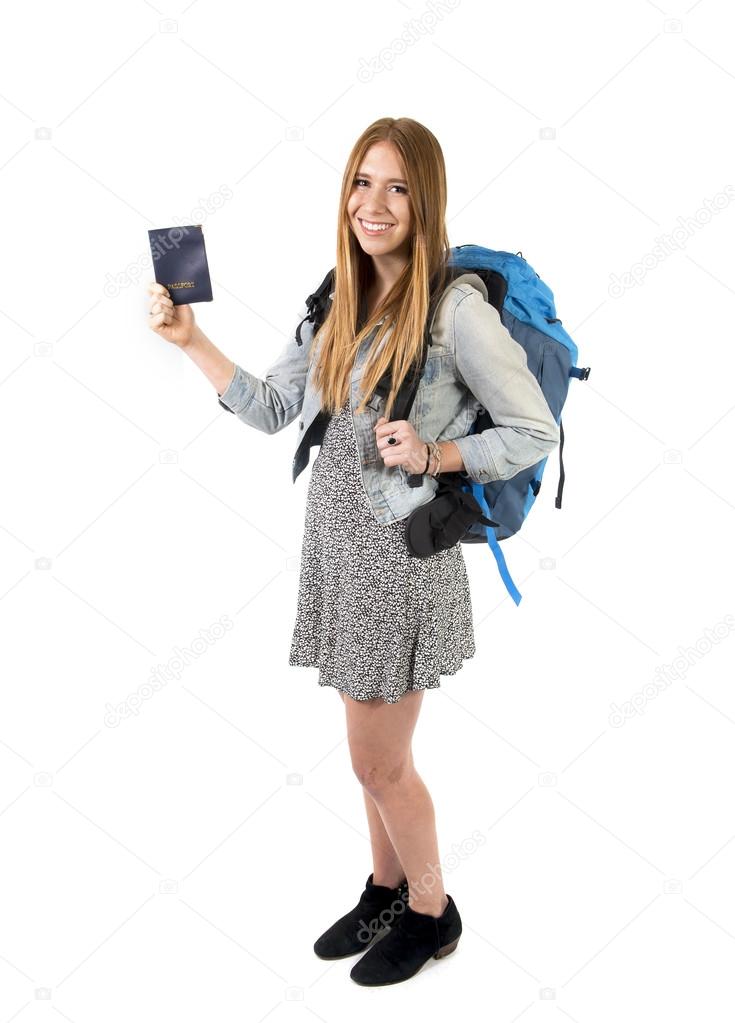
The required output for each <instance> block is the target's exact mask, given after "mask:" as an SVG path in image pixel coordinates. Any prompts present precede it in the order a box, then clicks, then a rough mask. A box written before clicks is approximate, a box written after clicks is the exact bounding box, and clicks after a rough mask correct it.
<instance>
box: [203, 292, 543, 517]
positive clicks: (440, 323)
mask: <svg viewBox="0 0 735 1023" xmlns="http://www.w3.org/2000/svg"><path fill="white" fill-rule="evenodd" d="M486 299H487V290H486V288H485V284H484V283H483V281H482V280H481V278H480V277H478V276H477V274H472V273H466V274H462V275H461V276H459V277H457V278H455V279H454V281H452V282H451V283H450V284H449V285H448V286H447V288H446V289H445V291H444V293H443V294H442V297H441V299H440V301H439V303H438V305H437V307H436V310H435V312H434V316H433V319H432V324H431V337H432V344H431V346H430V347H429V352H428V356H427V359H426V365H425V367H424V372H423V375H422V377H421V381H420V383H419V387H418V390H417V392H416V397H415V399H414V402H413V406H412V408H411V411H410V413H409V417H408V421H409V422H410V423H411V425H412V426H413V428H414V430H415V431H416V433H417V434H418V436H419V437H420V438H421V439H422V440H425V441H427V440H435V441H443V440H451V441H454V442H455V443H456V445H457V447H458V448H459V451H460V454H461V456H462V461H463V463H464V471H463V476H464V477H465V478H468V479H470V480H473V481H475V482H478V483H489V482H491V481H492V480H502V479H508V478H509V477H511V476H515V474H516V473H518V472H520V471H521V470H522V469H526V468H529V467H530V466H532V465H535V464H536V462H538V461H540V459H541V458H543V457H544V455H548V454H549V453H550V452H551V451H553V450H554V448H555V447H556V446H557V444H558V443H559V426H558V424H557V423H556V421H555V420H554V417H553V415H552V413H551V411H550V409H549V406H548V404H547V402H546V398H545V397H544V394H543V391H542V390H541V386H540V384H539V382H538V380H537V378H536V377H535V376H534V374H533V373H532V372H531V371H530V370H529V368H528V365H527V359H526V352H525V350H524V348H523V347H522V346H521V345H520V344H518V342H516V341H514V340H513V338H512V337H511V335H510V334H509V332H508V330H507V329H506V328H505V326H504V325H503V323H502V322H501V319H500V315H499V313H498V311H497V310H496V309H495V307H494V306H492V305H491V304H490V303H489V302H488V301H487V300H486ZM303 315H306V307H304V313H303ZM381 322H382V321H381ZM376 332H377V326H376V328H375V330H374V331H372V332H371V334H370V335H369V337H367V338H366V339H365V340H364V341H363V343H362V345H361V346H360V348H359V349H358V351H357V354H356V356H355V361H354V364H353V368H352V376H351V384H350V408H351V409H352V410H353V412H352V423H353V428H354V431H355V438H356V442H357V449H358V451H359V453H360V465H361V469H362V482H363V487H364V489H365V493H366V495H367V497H368V500H369V502H370V505H371V507H372V510H373V514H374V515H375V518H376V520H377V521H378V522H380V523H384V524H385V523H389V522H395V521H396V520H398V519H403V518H405V517H406V516H407V515H409V514H410V513H411V512H412V511H413V509H414V508H416V507H418V506H419V505H421V504H424V503H425V502H427V501H430V500H431V499H432V498H433V496H434V494H435V492H436V489H437V487H438V481H437V480H436V479H434V478H433V477H431V476H429V475H424V477H423V482H422V484H421V486H419V487H410V486H409V485H408V482H407V477H408V472H407V471H406V470H405V469H404V468H403V466H393V467H388V466H386V465H385V464H384V462H383V459H382V457H381V455H380V453H379V451H378V448H377V445H376V442H375V432H374V426H375V424H376V423H377V421H378V419H379V418H380V416H381V415H383V411H382V407H381V406H382V399H381V398H380V397H379V396H377V395H375V396H373V398H372V399H371V402H370V405H369V406H368V407H367V409H366V411H365V412H364V413H360V414H359V415H358V414H356V413H355V412H354V409H355V408H356V407H357V405H358V402H359V399H360V394H359V383H360V377H361V375H362V370H363V367H364V365H365V362H366V360H367V357H368V354H369V347H370V344H371V342H372V340H373V338H374V336H375V333H376ZM301 337H302V340H303V344H301V345H299V344H297V343H296V341H295V339H294V338H293V337H292V338H291V340H290V341H289V342H288V343H287V344H286V346H285V347H284V348H283V350H282V351H281V353H280V355H279V356H278V358H277V359H276V361H275V362H274V363H273V364H272V365H271V366H270V367H269V368H268V369H267V370H266V372H265V376H264V378H263V379H260V378H259V377H257V376H254V375H253V374H252V373H249V372H248V371H247V370H245V369H243V368H242V367H241V366H239V365H237V364H236V365H235V372H234V374H233V376H232V379H231V381H230V383H229V384H228V386H227V388H226V389H225V391H224V392H223V393H222V394H221V395H219V399H218V400H219V402H220V404H221V405H222V406H223V407H224V408H226V409H227V410H228V411H230V412H233V413H234V414H235V415H236V416H237V417H238V419H240V421H241V422H243V423H246V424H247V425H248V426H253V427H255V428H256V429H258V430H262V431H264V432H265V433H276V432H277V431H278V430H282V429H283V427H284V426H288V424H289V423H290V422H291V421H292V420H294V419H296V417H297V416H299V415H300V418H299V441H298V445H297V449H296V454H295V455H294V460H293V469H292V476H293V479H294V481H295V480H296V478H297V476H298V475H299V473H300V472H301V471H302V469H303V468H305V466H306V465H307V464H308V462H309V457H310V448H311V445H312V444H316V443H320V442H321V439H322V437H323V435H324V428H325V425H326V415H325V413H321V412H320V409H321V403H320V396H319V392H318V391H317V390H316V389H315V388H314V384H313V365H312V366H311V367H310V366H309V365H308V362H309V353H310V349H311V345H312V342H313V325H312V324H311V323H310V322H308V321H307V322H305V323H304V324H303V326H302V328H301ZM482 409H486V410H487V411H488V412H489V413H490V415H491V417H492V422H493V423H494V424H495V425H494V426H493V427H490V428H489V429H487V430H483V431H482V432H480V433H474V434H470V433H469V430H470V427H471V425H472V423H473V422H474V420H475V418H476V416H477V414H478V413H479V412H480V411H481V410H482Z"/></svg>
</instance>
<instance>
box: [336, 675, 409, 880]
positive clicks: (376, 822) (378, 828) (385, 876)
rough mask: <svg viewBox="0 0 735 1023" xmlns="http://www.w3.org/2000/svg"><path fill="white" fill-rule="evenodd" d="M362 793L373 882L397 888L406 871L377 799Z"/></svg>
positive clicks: (364, 791)
mask: <svg viewBox="0 0 735 1023" xmlns="http://www.w3.org/2000/svg"><path fill="white" fill-rule="evenodd" d="M337 692H339V695H340V697H341V698H342V702H343V703H344V704H345V706H346V702H347V699H348V697H346V695H345V694H344V693H343V692H342V691H341V690H337ZM362 794H363V798H364V800H365V812H366V813H367V819H368V828H369V830H370V845H371V847H372V854H373V884H381V885H386V886H387V887H388V888H397V887H398V885H399V884H400V883H401V881H402V880H403V879H404V877H405V876H406V872H405V870H404V869H403V867H402V866H401V861H400V860H399V858H398V853H397V852H396V851H395V849H394V848H393V843H392V842H391V840H390V838H389V837H388V832H387V831H386V830H385V825H384V824H383V818H382V817H381V816H380V811H379V810H378V808H377V806H376V805H375V800H374V799H373V797H372V796H371V795H370V793H369V792H368V791H367V789H365V788H363V790H362Z"/></svg>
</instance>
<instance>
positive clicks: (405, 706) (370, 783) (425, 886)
mask: <svg viewBox="0 0 735 1023" xmlns="http://www.w3.org/2000/svg"><path fill="white" fill-rule="evenodd" d="M423 696H424V691H423V690H417V691H416V692H412V693H406V694H405V696H403V697H402V698H401V699H400V700H399V701H398V703H385V702H384V701H383V700H380V699H378V700H353V699H352V698H351V697H348V696H345V697H343V702H344V705H345V711H346V717H347V738H348V741H349V745H350V756H351V758H352V767H353V770H354V772H355V774H356V775H357V778H358V780H359V781H360V783H361V785H362V786H363V789H364V791H365V793H366V795H367V796H369V797H370V798H371V799H372V801H373V803H374V805H375V807H376V808H377V810H378V813H379V815H380V819H381V820H382V823H383V826H384V829H385V833H386V835H387V837H388V839H389V841H390V842H391V844H392V846H393V849H394V850H395V853H396V855H397V856H398V859H399V861H400V863H401V864H402V867H403V871H404V872H405V876H406V877H407V878H408V887H409V905H410V906H411V908H412V909H415V910H416V911H417V912H418V913H430V914H431V915H432V916H441V914H442V912H443V911H444V909H445V907H446V905H447V898H446V894H445V892H444V884H443V881H442V876H441V867H440V864H439V849H438V842H437V836H436V826H435V818H434V804H433V803H432V800H431V796H430V795H429V791H428V789H427V788H426V786H425V785H424V783H423V781H422V780H421V778H420V776H419V774H418V773H417V771H416V768H415V766H414V762H413V755H412V752H411V739H412V736H413V731H414V728H415V725H416V721H417V719H418V715H419V710H420V709H421V703H422V700H423ZM366 805H367V802H366ZM378 834H380V833H379V832H378ZM372 837H373V832H372V829H371V839H372ZM378 846H379V849H378V853H377V855H378V856H380V855H382V853H381V852H380V849H381V848H382V849H384V848H385V847H384V843H382V842H381V841H379V843H378ZM374 855H375V853H374ZM394 879H395V878H392V879H391V880H394Z"/></svg>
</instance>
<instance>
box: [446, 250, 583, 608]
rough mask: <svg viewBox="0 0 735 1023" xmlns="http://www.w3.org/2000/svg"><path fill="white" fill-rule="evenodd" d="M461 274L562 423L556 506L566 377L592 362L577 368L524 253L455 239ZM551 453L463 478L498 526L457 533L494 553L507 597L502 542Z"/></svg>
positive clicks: (479, 425) (550, 299)
mask: <svg viewBox="0 0 735 1023" xmlns="http://www.w3.org/2000/svg"><path fill="white" fill-rule="evenodd" d="M449 265H450V266H451V267H456V268H457V270H458V271H459V272H460V273H476V274H477V275H478V277H480V278H481V279H482V280H483V282H484V283H485V286H486V287H487V293H488V301H489V302H490V303H491V304H492V305H494V306H495V308H496V309H497V310H498V312H499V313H500V319H501V321H502V323H503V325H504V326H505V327H506V329H507V330H508V333H509V334H510V336H511V337H512V338H513V340H514V341H517V342H518V344H519V345H521V346H522V347H523V348H524V350H525V352H526V361H527V363H528V368H529V370H530V371H531V372H532V373H533V374H534V376H535V377H536V379H537V380H538V382H539V384H540V386H541V390H542V391H543V392H544V397H545V398H546V401H547V402H548V404H549V408H550V409H551V413H552V415H553V416H554V419H555V420H556V422H557V423H558V424H559V485H558V487H557V491H556V501H555V505H556V507H557V508H561V495H562V490H563V489H564V461H563V458H562V449H563V447H564V427H563V426H562V421H561V411H562V408H563V406H564V402H565V401H566V398H567V392H568V389H569V380H570V378H572V377H576V378H577V379H578V380H586V379H587V378H588V377H589V375H590V367H589V366H585V367H580V366H577V365H576V362H577V346H576V344H575V343H574V341H573V340H572V339H571V337H570V336H569V334H567V332H566V330H565V329H564V327H563V326H562V322H561V320H560V319H559V318H558V317H557V315H556V310H555V308H554V296H553V293H552V291H551V289H550V288H549V286H548V285H547V284H545V283H544V281H542V280H541V278H540V277H539V275H538V274H537V273H536V271H535V270H534V269H533V267H532V266H530V264H529V263H527V262H526V260H525V259H524V258H523V256H522V255H521V253H517V254H514V253H512V252H502V251H496V250H495V249H486V248H483V247H482V246H481V245H457V246H455V247H454V248H453V249H452V250H451V257H450V264H449ZM493 425H494V424H493V421H492V418H491V417H490V414H489V413H488V412H487V411H483V412H481V413H480V415H479V416H478V417H477V419H476V420H475V422H474V423H473V424H472V428H471V430H470V433H477V432H479V431H480V430H486V429H487V428H488V427H491V426H493ZM547 461H548V455H546V456H545V457H544V458H542V459H541V461H540V462H537V463H536V465H532V466H531V467H530V468H528V469H523V470H522V471H521V472H519V473H517V474H516V475H515V476H512V477H511V478H510V479H507V480H493V481H492V482H491V483H484V484H483V483H473V482H471V481H469V480H464V481H463V482H462V484H461V489H463V490H468V491H470V492H471V493H472V494H473V496H474V497H475V499H476V501H477V503H478V504H479V506H480V508H481V509H482V511H483V514H484V515H485V516H487V517H488V518H490V519H493V520H494V521H495V522H496V523H497V526H495V527H493V526H484V525H482V524H481V523H476V524H474V525H472V526H470V528H469V530H468V532H467V534H466V535H465V536H464V537H463V538H462V542H464V543H477V542H478V541H479V542H484V541H485V540H487V543H488V545H489V547H490V549H491V551H492V552H493V554H494V555H495V560H496V562H497V565H498V570H499V572H500V575H501V578H502V580H503V582H504V583H505V588H506V589H507V591H508V593H509V594H510V596H511V597H512V598H513V600H514V601H515V603H516V605H518V604H519V603H520V601H521V594H520V592H519V591H518V588H517V587H516V585H515V583H514V582H513V580H512V579H511V577H510V573H509V571H508V566H507V565H506V563H505V558H504V557H503V552H502V551H501V549H500V546H499V541H500V540H505V539H507V538H508V537H509V536H513V534H514V533H517V532H518V530H519V529H520V528H521V526H522V525H523V522H524V520H525V518H526V516H527V515H528V513H529V511H530V510H531V508H532V507H533V504H534V501H535V500H536V498H537V497H538V492H539V490H540V489H541V478H542V476H543V474H544V469H545V468H546V463H547Z"/></svg>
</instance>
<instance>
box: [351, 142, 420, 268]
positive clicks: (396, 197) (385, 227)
mask: <svg viewBox="0 0 735 1023" xmlns="http://www.w3.org/2000/svg"><path fill="white" fill-rule="evenodd" d="M357 170H358V172H357V174H356V176H355V180H354V181H353V183H352V192H351V193H350V197H349V199H348V201H347V215H348V217H349V221H350V227H351V228H352V230H353V232H354V234H355V237H356V238H357V239H358V241H359V242H360V245H361V246H362V249H363V251H364V252H365V253H366V254H367V255H369V256H373V257H374V258H376V259H378V261H380V259H381V257H384V256H391V257H396V256H397V257H399V258H400V259H407V258H408V255H409V253H410V239H411V232H412V226H413V224H412V215H411V201H410V199H409V196H408V184H407V182H406V180H405V177H406V173H405V169H404V167H403V164H402V162H401V158H400V154H399V152H398V150H397V149H396V148H395V146H394V145H392V143H390V142H376V143H375V144H374V145H372V146H371V147H370V149H368V151H367V153H366V154H365V156H364V157H363V159H362V162H361V163H360V164H359V166H358V169H357Z"/></svg>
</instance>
